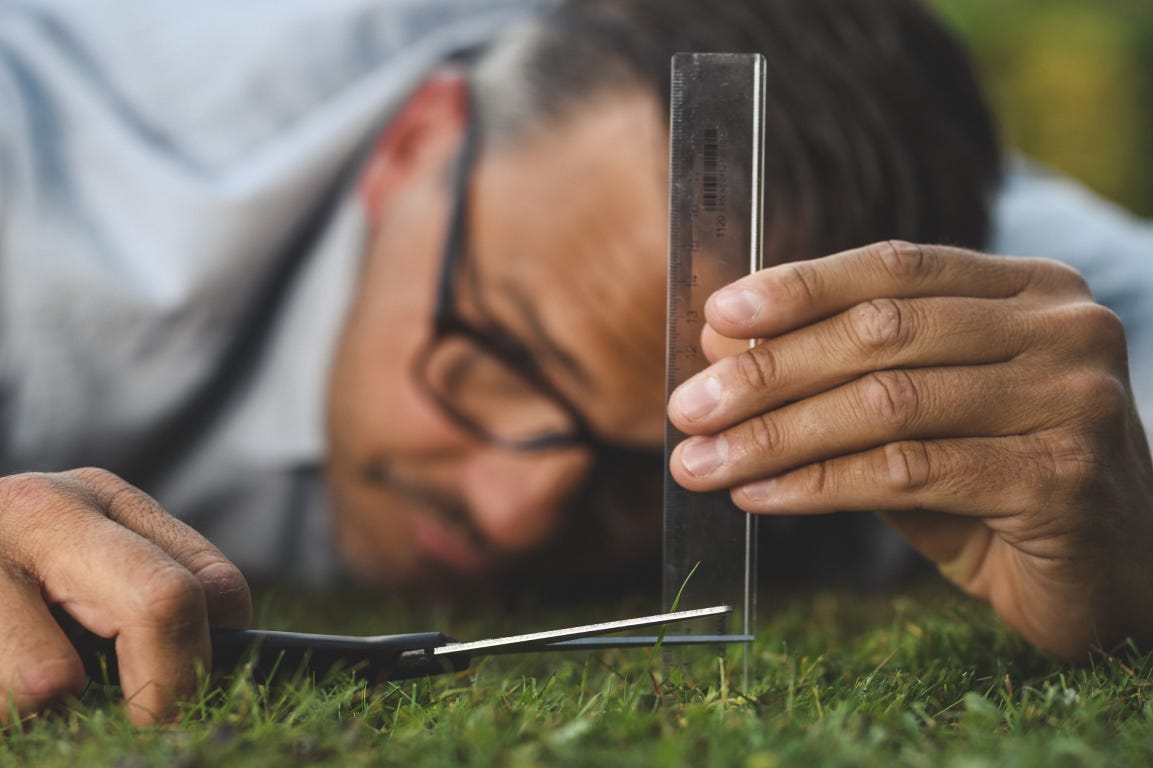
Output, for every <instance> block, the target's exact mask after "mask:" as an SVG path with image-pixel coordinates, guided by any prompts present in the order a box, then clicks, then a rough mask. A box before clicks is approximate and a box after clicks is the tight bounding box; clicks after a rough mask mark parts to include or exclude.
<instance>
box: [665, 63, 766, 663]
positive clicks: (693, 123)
mask: <svg viewBox="0 0 1153 768" xmlns="http://www.w3.org/2000/svg"><path fill="white" fill-rule="evenodd" d="M764 66H765V62H764V58H763V57H762V56H761V55H760V54H714V53H681V54H677V55H676V56H674V57H673V64H672V104H671V110H670V112H671V124H670V136H671V147H670V158H669V169H670V174H671V182H670V187H669V279H668V291H669V295H668V335H667V339H668V350H667V377H668V379H667V387H666V393H665V394H666V398H667V397H668V396H669V395H671V394H672V391H673V390H674V389H675V388H676V387H677V386H678V385H680V384H681V383H682V382H683V381H685V380H687V379H688V378H689V377H691V376H692V375H693V374H695V373H697V372H698V371H701V370H703V369H704V368H705V367H706V366H707V364H708V361H707V360H706V359H705V356H704V354H703V352H702V350H701V348H700V335H701V329H702V328H703V326H704V304H705V300H706V299H707V298H708V297H709V295H710V294H712V293H713V292H714V291H716V290H717V289H718V288H720V287H722V286H724V285H727V284H728V283H731V282H733V281H734V280H736V279H738V278H740V277H743V276H745V275H748V274H749V273H751V272H754V271H756V270H758V269H759V268H760V266H761V212H762V203H761V201H762V190H761V175H762V173H763V166H764V164H763V151H762V146H761V144H762V139H763V112H764ZM684 438H685V435H684V434H683V433H682V432H680V431H679V430H677V429H676V428H675V427H673V426H672V424H671V423H670V424H668V426H667V428H666V432H665V463H666V470H665V490H664V574H663V584H664V604H665V607H666V609H671V608H672V604H673V601H674V600H675V598H676V596H677V594H678V593H681V596H680V600H679V602H678V604H677V607H678V608H680V609H686V608H700V607H704V606H707V605H716V604H718V603H724V604H726V605H732V606H734V607H735V608H736V610H735V611H734V612H733V614H731V615H726V616H723V617H720V618H718V619H716V620H715V621H717V622H720V625H719V626H718V625H714V626H712V627H710V631H711V632H715V633H717V634H742V635H751V634H753V630H754V627H753V619H754V615H755V612H756V611H755V609H756V526H755V518H754V517H753V516H752V515H748V514H745V513H742V512H740V510H738V509H737V508H736V507H735V506H734V505H733V504H732V501H731V500H730V498H729V494H728V493H727V492H722V493H709V494H704V493H693V492H690V491H687V490H685V489H684V488H682V487H681V486H680V485H678V484H677V482H676V481H675V480H673V478H672V476H671V475H670V474H669V473H668V469H667V466H668V458H669V455H670V454H671V453H672V450H673V448H675V447H676V445H677V444H678V443H680V442H681V441H682V440H683V439H684ZM694 569H695V571H694ZM690 573H692V574H693V575H692V578H691V579H689V574H690ZM686 579H689V580H688V582H687V583H686ZM682 585H683V592H681V589H682ZM681 631H686V632H691V631H697V630H695V629H694V628H686V629H683V630H681ZM745 650H746V654H745V657H746V658H745V666H746V670H747V663H748V655H749V654H748V653H747V651H748V649H747V648H746V649H745Z"/></svg>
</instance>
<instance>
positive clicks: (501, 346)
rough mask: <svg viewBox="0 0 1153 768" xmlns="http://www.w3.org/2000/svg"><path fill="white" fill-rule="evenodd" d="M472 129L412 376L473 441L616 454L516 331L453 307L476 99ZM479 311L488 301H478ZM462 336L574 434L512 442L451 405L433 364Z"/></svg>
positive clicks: (476, 134)
mask: <svg viewBox="0 0 1153 768" xmlns="http://www.w3.org/2000/svg"><path fill="white" fill-rule="evenodd" d="M467 108H468V116H467V120H468V124H467V126H466V129H465V135H464V138H463V141H462V144H461V148H460V150H459V154H458V156H457V160H456V168H455V173H454V176H453V180H452V202H451V213H450V217H449V222H448V232H447V235H446V237H445V244H444V249H443V254H442V256H441V268H440V276H439V277H438V278H437V285H436V306H435V309H434V310H433V316H432V336H431V337H430V338H429V340H428V341H427V342H426V343H425V344H424V347H423V348H422V349H421V351H420V352H419V353H418V354H417V356H416V358H415V359H414V360H413V366H412V374H413V377H414V378H415V379H416V381H417V383H418V384H419V385H420V387H421V388H422V390H423V391H424V392H425V394H426V395H428V396H429V397H430V398H431V399H432V400H433V402H435V403H436V404H437V405H438V406H439V407H440V409H441V410H442V411H443V412H444V414H445V415H446V416H447V417H449V419H451V420H452V422H453V423H454V424H456V425H457V426H459V427H460V428H461V429H463V430H465V431H466V432H468V433H469V434H471V435H472V436H473V437H475V438H477V439H478V440H481V441H483V442H485V443H488V444H490V445H494V446H497V447H499V448H502V449H504V450H508V451H514V452H521V453H528V452H537V451H546V450H553V449H558V448H567V447H571V446H586V447H589V448H591V449H593V450H594V451H601V450H604V449H609V450H614V449H617V448H616V446H614V445H613V444H612V443H610V442H608V441H606V440H603V439H601V438H600V437H599V436H598V435H597V434H596V432H595V431H594V430H593V428H592V426H591V425H590V424H589V423H588V420H587V419H585V417H584V414H582V413H581V412H580V410H579V409H578V408H577V407H576V406H575V405H574V404H573V403H572V402H571V401H570V400H569V399H568V398H566V397H565V396H564V395H563V394H562V393H561V392H560V390H558V389H557V388H556V387H555V386H554V385H553V383H552V382H551V381H549V379H548V378H547V377H546V376H545V375H544V373H543V372H542V371H541V369H540V365H539V363H537V361H536V358H535V357H534V356H533V354H532V353H531V352H530V351H529V349H528V348H527V347H526V346H525V345H524V344H523V343H522V342H521V341H520V340H519V339H517V338H516V336H514V335H513V334H512V333H511V332H509V331H507V330H505V329H503V328H501V327H500V326H499V325H497V324H496V322H495V321H494V322H492V323H491V324H490V325H489V326H488V327H478V326H476V325H473V324H472V323H470V322H469V321H467V320H465V319H464V318H463V317H461V316H460V314H459V313H458V312H457V311H456V309H455V307H454V306H453V297H454V295H455V293H456V287H457V282H458V275H459V273H460V272H461V268H462V264H463V263H464V260H465V257H466V255H467V253H468V250H469V249H468V202H469V188H470V182H471V180H472V171H473V168H474V167H475V164H476V158H477V155H478V153H479V150H480V126H479V125H478V124H477V121H476V120H475V119H474V117H473V115H474V113H473V104H472V101H471V99H469V103H468V105H467ZM476 301H477V304H478V306H480V307H482V308H483V301H481V300H480V297H479V296H477V297H476ZM454 335H455V336H463V337H465V338H467V339H468V340H470V341H471V342H472V343H473V344H475V345H476V346H477V347H479V348H480V349H482V350H483V351H484V352H486V353H488V354H491V355H492V356H493V357H495V358H496V359H498V360H499V361H501V362H502V363H503V364H504V365H505V366H507V367H508V368H509V370H511V371H512V372H513V373H515V374H516V375H517V376H519V377H521V378H522V379H524V380H525V382H526V383H528V384H530V385H532V387H533V388H534V389H535V390H536V391H538V392H539V393H540V394H542V395H544V396H545V397H547V398H548V399H549V400H550V401H552V402H553V404H555V405H556V406H558V407H559V408H560V409H561V410H562V411H564V413H565V414H566V416H567V417H568V418H569V420H570V421H571V423H572V425H573V426H572V429H570V430H567V431H564V432H551V433H544V434H541V435H538V436H536V437H531V438H525V439H522V440H517V439H510V438H507V437H503V436H501V435H498V434H494V433H493V432H491V431H490V430H488V429H486V428H485V427H484V426H482V425H481V424H479V423H477V422H476V421H475V420H474V419H472V418H471V417H469V416H468V414H465V413H463V412H461V411H460V409H459V408H457V407H456V405H455V404H453V403H452V402H451V401H449V400H447V399H446V398H444V397H442V396H441V394H440V392H438V391H437V389H436V387H434V386H433V385H432V383H431V381H430V379H429V376H428V363H429V360H430V359H431V358H432V355H433V353H434V352H435V351H436V348H437V345H439V344H440V343H441V342H442V341H443V340H444V339H445V338H446V337H448V336H454Z"/></svg>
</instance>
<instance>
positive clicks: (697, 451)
mask: <svg viewBox="0 0 1153 768" xmlns="http://www.w3.org/2000/svg"><path fill="white" fill-rule="evenodd" d="M728 457H729V446H728V443H726V442H725V439H724V438H723V437H693V438H689V440H687V441H686V442H685V447H684V450H683V451H681V464H683V465H684V468H685V469H686V470H687V471H688V473H689V474H690V475H692V476H693V477H703V476H705V475H708V474H712V473H713V472H714V471H716V470H717V469H718V468H719V467H720V466H721V465H722V464H724V463H725V459H727V458H728Z"/></svg>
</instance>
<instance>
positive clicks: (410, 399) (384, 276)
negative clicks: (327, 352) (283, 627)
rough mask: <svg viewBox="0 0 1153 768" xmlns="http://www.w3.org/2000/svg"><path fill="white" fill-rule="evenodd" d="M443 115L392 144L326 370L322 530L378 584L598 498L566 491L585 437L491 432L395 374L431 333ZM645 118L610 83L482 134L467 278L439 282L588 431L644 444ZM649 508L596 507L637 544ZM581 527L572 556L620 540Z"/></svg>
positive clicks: (544, 530) (652, 157)
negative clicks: (500, 136) (460, 418)
mask: <svg viewBox="0 0 1153 768" xmlns="http://www.w3.org/2000/svg"><path fill="white" fill-rule="evenodd" d="M453 114H454V113H452V111H451V110H449V111H448V115H447V118H446V119H443V120H441V122H439V123H436V124H434V125H432V127H431V128H429V129H428V130H427V131H426V132H425V133H424V134H421V135H417V136H416V137H415V138H414V139H413V140H412V141H411V142H410V143H409V144H407V145H405V146H404V147H403V148H402V149H403V151H404V154H403V155H402V156H401V160H402V162H403V164H404V165H403V173H402V174H401V175H402V176H403V177H404V178H403V181H404V183H402V184H396V185H395V188H394V189H392V190H391V191H390V192H389V194H387V195H385V196H384V197H383V200H382V202H381V203H380V205H379V210H378V211H377V213H378V214H379V218H378V219H377V221H376V224H375V226H374V232H373V236H372V238H371V242H370V245H369V250H368V253H367V254H366V258H365V263H364V266H363V271H362V274H361V277H360V281H359V283H358V287H357V295H356V298H355V300H354V303H353V307H352V310H351V312H350V314H349V317H348V320H347V322H346V326H345V329H344V332H343V335H342V338H341V343H340V347H339V350H338V353H337V357H336V360H335V364H334V368H333V374H332V378H331V382H330V383H331V386H330V393H329V436H330V455H329V475H330V479H331V484H332V487H333V491H334V495H335V500H336V510H335V525H336V530H337V535H338V540H339V542H340V545H341V548H342V550H343V552H344V554H345V556H346V558H347V560H348V562H349V564H350V565H351V566H352V567H353V569H354V570H355V571H356V572H358V573H359V574H360V575H361V576H364V577H366V578H368V579H369V580H371V581H373V582H376V583H378V584H382V585H387V586H417V585H420V586H447V585H448V584H449V583H453V582H460V581H465V580H468V581H479V580H482V579H483V577H484V576H486V575H488V574H490V573H492V572H493V571H494V570H497V569H499V568H500V567H502V566H503V565H504V564H505V563H506V562H509V561H516V560H517V559H519V558H521V557H523V556H525V555H527V554H529V553H531V552H533V551H535V550H539V549H541V548H542V547H545V546H546V545H548V546H554V545H555V544H556V542H555V539H556V538H558V537H561V536H568V535H569V533H568V532H571V531H572V530H579V529H580V528H581V525H582V521H581V519H580V517H581V516H582V515H585V514H588V515H590V516H591V515H594V514H595V513H596V510H582V509H580V508H579V507H578V508H575V509H574V508H573V504H572V503H570V502H571V499H572V498H573V496H574V494H576V493H577V492H578V491H579V490H581V489H582V487H584V486H585V485H586V481H587V480H588V477H589V475H590V472H591V471H592V470H593V468H594V465H595V458H596V457H595V456H594V453H593V451H592V450H590V449H589V448H587V447H583V446H574V447H566V448H559V449H550V450H546V451H538V452H527V453H526V452H513V451H509V450H506V449H503V448H498V447H494V446H493V445H491V444H488V443H486V442H484V441H483V440H479V439H478V438H477V437H476V436H474V435H472V434H470V433H469V432H467V431H465V430H463V429H462V428H461V427H460V426H458V425H457V424H456V423H454V422H453V421H452V420H451V419H450V418H448V417H447V416H446V415H445V413H444V411H443V409H442V408H441V407H440V406H438V405H437V404H436V403H435V402H434V401H433V400H432V399H430V398H429V397H428V395H427V393H426V392H425V391H424V390H423V389H422V387H421V385H419V384H418V383H417V381H416V379H415V378H414V377H413V376H412V367H413V361H414V359H415V358H416V357H417V356H418V354H419V353H420V351H421V350H422V349H423V347H424V345H425V344H426V343H427V342H428V340H429V338H430V335H431V332H432V323H431V321H432V315H433V310H434V304H435V283H436V280H437V277H438V275H439V272H440V269H441V264H442V258H441V257H442V249H443V246H444V239H445V231H446V227H447V223H448V219H449V214H450V202H451V201H450V197H451V195H450V189H451V184H450V183H449V178H450V176H451V169H452V165H453V161H454V158H455V157H456V156H457V153H458V151H459V149H460V142H461V140H462V136H463V124H462V123H461V121H459V120H456V119H455V118H454V117H453ZM663 123H664V120H663V117H662V115H661V112H660V111H659V109H658V108H657V105H656V103H655V99H652V98H649V97H647V96H641V95H638V94H634V93H628V94H617V95H613V96H606V97H604V98H602V99H600V100H597V101H595V102H592V103H590V104H589V105H588V109H586V110H584V111H583V112H582V113H581V114H580V116H579V117H576V118H573V119H570V120H568V121H566V122H565V123H564V124H563V125H562V126H559V127H556V128H553V129H549V130H544V131H540V132H538V133H537V134H534V138H530V139H528V140H526V141H525V142H523V143H519V144H517V145H516V146H515V147H504V146H497V147H494V148H491V149H486V150H485V151H484V152H482V153H481V156H480V158H479V160H478V162H477V164H476V166H475V168H474V172H473V175H472V179H471V182H470V184H469V187H468V208H467V210H468V225H467V241H468V247H467V250H466V253H465V256H464V264H463V265H462V272H464V273H467V277H465V276H464V275H459V276H458V278H457V284H458V286H459V285H468V286H469V288H468V290H458V291H457V292H456V295H455V296H454V309H455V310H456V311H457V312H458V313H459V314H460V315H461V316H462V317H464V318H465V319H466V320H473V321H476V322H478V323H482V324H483V323H485V322H489V321H495V322H496V323H499V325H500V326H501V327H503V328H504V329H505V330H507V331H508V332H509V333H511V334H512V335H513V336H514V337H515V338H516V339H517V340H518V341H519V342H520V343H521V344H522V345H523V346H524V347H526V348H527V349H528V350H529V351H530V352H531V353H532V355H533V357H534V359H535V361H536V363H537V364H538V365H539V366H540V369H541V370H542V372H543V373H544V375H545V377H546V378H547V380H548V382H549V384H551V386H552V387H553V388H555V389H556V390H557V391H558V392H559V393H560V394H561V395H562V396H563V397H564V398H565V399H567V400H568V401H569V402H570V403H572V404H573V405H574V406H575V407H576V408H577V409H578V410H579V412H580V413H581V415H582V416H583V418H584V419H585V420H586V421H587V422H588V424H589V425H590V426H591V427H592V429H593V430H594V432H595V433H596V434H597V436H598V437H599V438H600V439H602V440H604V441H607V442H609V443H612V444H619V445H628V446H633V447H646V448H651V449H653V450H658V449H659V447H660V444H661V440H662V436H663V429H664V406H663V400H664V379H663V367H664V343H663V333H664V301H665V288H664V274H665V241H666V232H667V225H666V209H667V170H666V157H667V136H666V133H665V130H664V124H663ZM418 133H419V132H418ZM473 281H474V282H473ZM474 288H475V291H474V290H473V289H474ZM470 297H476V298H470ZM478 301H479V302H480V303H482V304H483V309H482V308H481V306H480V305H479V304H478ZM482 312H483V315H484V317H474V315H478V314H480V313H482ZM649 466H650V467H652V465H651V464H650V465H649ZM655 466H656V468H658V469H659V462H658V463H657V464H656V465H655ZM648 480H649V481H651V478H649V479H648ZM641 481H642V479H640V478H638V482H641ZM652 513H653V510H652V509H636V508H626V509H616V510H614V511H613V513H612V514H613V515H614V516H615V517H617V518H620V517H633V518H637V519H634V520H621V519H616V520H614V521H613V525H615V526H616V528H617V529H619V530H622V531H627V532H628V537H630V538H632V539H635V540H637V541H642V542H645V543H647V544H649V545H651V544H655V543H656V541H657V539H658V537H659V532H658V530H657V529H656V528H655V526H653V525H652V523H653V522H654V521H656V520H657V517H656V516H654V515H653V514H652ZM574 515H575V516H576V517H575V518H574V517H573V516H574ZM638 527H639V528H640V529H641V530H642V531H643V534H641V535H639V536H638V535H637V529H638ZM598 535H600V534H598ZM635 543H636V542H635V541H634V542H631V543H629V544H627V545H625V546H626V549H627V547H632V546H634V545H635ZM594 546H595V547H596V549H597V551H592V552H589V553H587V556H588V558H589V560H595V559H596V558H598V557H605V556H606V555H605V553H607V552H616V553H617V555H618V556H619V555H620V554H621V544H620V542H612V541H598V542H595V543H594ZM446 582H447V583H446Z"/></svg>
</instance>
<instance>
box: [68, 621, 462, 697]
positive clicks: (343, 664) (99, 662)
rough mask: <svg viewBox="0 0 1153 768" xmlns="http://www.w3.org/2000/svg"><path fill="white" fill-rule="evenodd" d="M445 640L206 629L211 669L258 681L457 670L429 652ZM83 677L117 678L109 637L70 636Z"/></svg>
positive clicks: (453, 662)
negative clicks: (239, 672)
mask: <svg viewBox="0 0 1153 768" xmlns="http://www.w3.org/2000/svg"><path fill="white" fill-rule="evenodd" d="M449 642H451V639H450V638H449V637H448V636H446V635H445V634H444V633H442V632H417V633H409V634H401V635H378V636H375V637H356V636H350V635H316V634H309V633H303V632H278V631H274V630H264V629H248V630H216V631H213V633H212V668H213V669H214V670H217V671H220V670H233V669H237V668H239V667H240V666H241V665H243V664H250V665H251V670H252V675H253V677H254V678H255V679H257V680H260V681H262V682H263V681H268V680H271V679H273V678H277V677H280V678H287V677H291V676H292V675H294V674H297V673H303V674H307V675H315V676H324V675H326V674H328V673H330V672H334V671H339V670H352V671H353V672H355V673H356V675H357V676H358V677H362V678H364V679H366V680H368V681H369V682H373V683H379V682H384V681H386V680H405V679H408V678H414V677H425V676H428V675H439V674H444V673H446V672H459V671H462V670H465V669H467V668H468V665H469V660H468V658H467V657H465V656H457V655H453V656H435V655H433V649H434V648H438V647H440V646H442V645H445V644H446V643H449ZM73 645H74V646H75V647H76V650H77V652H79V654H80V658H81V660H82V661H83V662H84V668H85V670H86V671H87V672H88V676H89V677H90V678H91V679H93V680H96V681H98V682H107V683H110V684H113V685H117V684H119V682H120V672H119V666H118V664H117V660H116V648H115V641H114V640H112V639H110V638H104V637H97V636H96V635H92V634H90V633H89V634H86V635H84V636H83V637H80V638H77V639H74V640H73Z"/></svg>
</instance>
